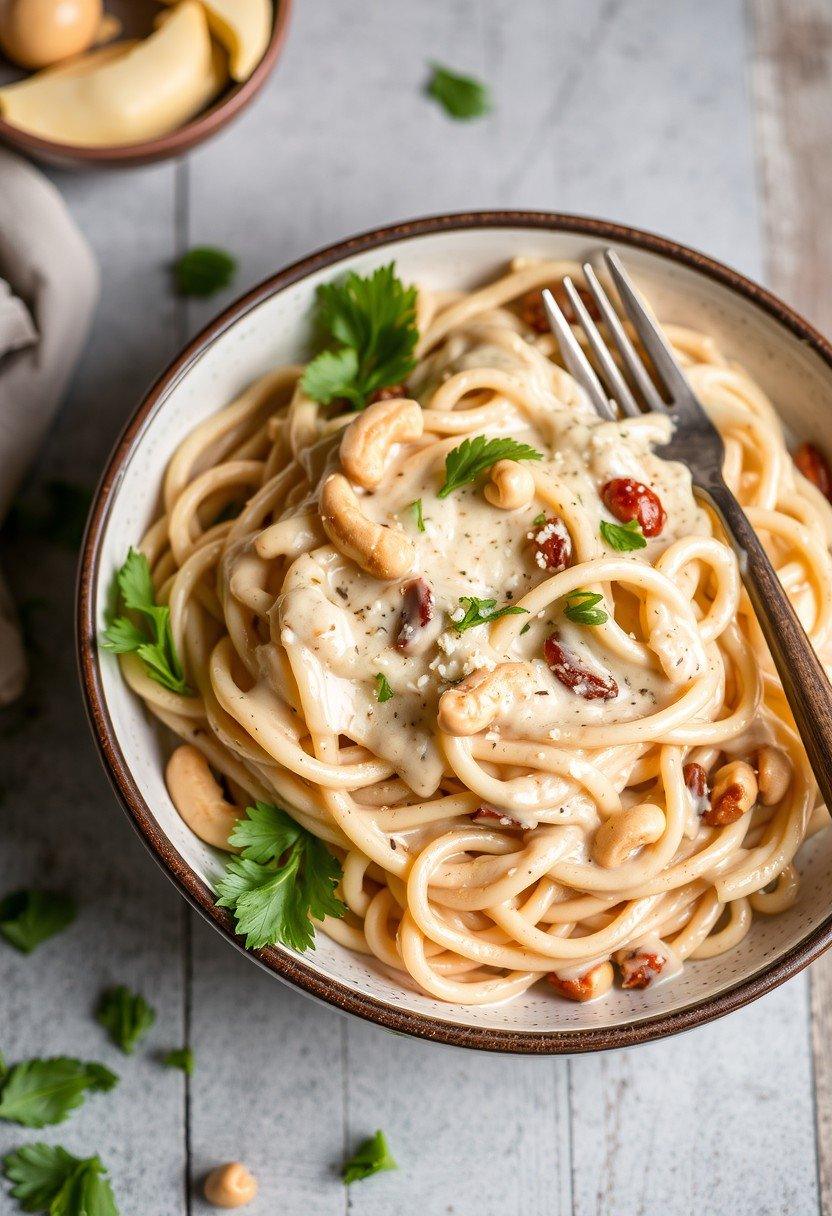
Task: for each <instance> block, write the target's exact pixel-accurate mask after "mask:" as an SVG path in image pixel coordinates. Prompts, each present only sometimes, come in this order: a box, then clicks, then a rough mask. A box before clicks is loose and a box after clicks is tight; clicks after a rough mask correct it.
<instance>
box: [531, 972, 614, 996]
mask: <svg viewBox="0 0 832 1216" xmlns="http://www.w3.org/2000/svg"><path fill="white" fill-rule="evenodd" d="M546 978H547V980H548V981H549V983H550V984H551V985H552V987H553V988H554V989H555V990H556V991H557V992H559V993H560V995H561V996H565V997H568V998H569V1000H570V1001H582V1002H583V1001H594V1000H597V998H598V997H599V996H605V995H606V994H607V993H608V992H609V990H610V988H612V984H613V980H614V979H615V972H614V970H613V966H612V963H596V964H595V966H594V967H591V968H590V969H589V971H585V972H584V973H583V975H579V976H577V977H576V978H575V979H564V978H563V976H560V975H558V973H557V971H553V972H552V973H551V975H547V977H546Z"/></svg>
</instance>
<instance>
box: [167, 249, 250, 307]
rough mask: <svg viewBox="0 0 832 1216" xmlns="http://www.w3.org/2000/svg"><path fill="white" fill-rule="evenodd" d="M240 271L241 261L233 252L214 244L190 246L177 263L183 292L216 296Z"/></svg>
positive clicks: (178, 285) (176, 274)
mask: <svg viewBox="0 0 832 1216" xmlns="http://www.w3.org/2000/svg"><path fill="white" fill-rule="evenodd" d="M236 272H237V263H236V261H235V260H234V258H233V257H232V256H231V254H230V253H226V252H225V250H224V249H217V248H215V247H214V246H213V245H197V247H196V248H195V249H189V250H188V252H187V253H183V254H182V257H181V258H180V259H179V261H178V262H176V263H175V264H174V267H173V277H174V281H175V283H176V290H177V292H178V293H179V295H180V296H201V297H205V296H212V295H214V293H215V292H217V291H222V289H223V287H227V286H228V285H229V283H230V282H231V280H232V279H233V278H234V275H235V274H236Z"/></svg>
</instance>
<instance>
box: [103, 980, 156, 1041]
mask: <svg viewBox="0 0 832 1216" xmlns="http://www.w3.org/2000/svg"><path fill="white" fill-rule="evenodd" d="M95 1016H96V1018H97V1019H98V1021H99V1022H100V1023H101V1025H102V1026H103V1027H104V1029H105V1030H106V1031H107V1032H108V1033H109V1035H110V1038H111V1039H112V1041H113V1042H114V1043H115V1045H116V1047H120V1048H121V1050H122V1051H123V1052H124V1054H125V1055H128V1056H129V1055H132V1054H133V1052H134V1051H135V1049H136V1047H137V1046H138V1044H139V1043H140V1042H141V1040H142V1039H143V1038H144V1037H145V1035H146V1034H147V1032H148V1031H149V1030H150V1027H151V1026H152V1025H153V1023H154V1022H155V1021H156V1011H155V1010H154V1009H153V1008H151V1006H150V1005H148V1003H147V1001H146V1000H145V999H144V997H143V996H141V995H140V994H139V993H138V992H131V991H130V989H129V988H125V986H124V985H123V984H119V986H118V987H117V988H110V989H109V990H108V991H107V992H105V993H104V995H103V996H102V997H101V1000H100V1002H99V1005H98V1010H97V1012H96V1015H95Z"/></svg>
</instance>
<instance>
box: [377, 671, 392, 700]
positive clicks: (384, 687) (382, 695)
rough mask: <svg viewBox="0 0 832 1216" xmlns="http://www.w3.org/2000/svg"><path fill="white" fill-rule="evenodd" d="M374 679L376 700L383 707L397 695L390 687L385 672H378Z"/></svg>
mask: <svg viewBox="0 0 832 1216" xmlns="http://www.w3.org/2000/svg"><path fill="white" fill-rule="evenodd" d="M374 679H375V682H376V700H377V701H378V702H379V704H380V705H383V704H384V702H385V701H389V700H390V698H391V697H394V696H395V695H396V694H395V693H394V692H393V689H392V688H391V687H390V685H389V683H388V681H387V676H386V675H384V673H383V672H381V671H379V672H377V673H376V675H375V676H374Z"/></svg>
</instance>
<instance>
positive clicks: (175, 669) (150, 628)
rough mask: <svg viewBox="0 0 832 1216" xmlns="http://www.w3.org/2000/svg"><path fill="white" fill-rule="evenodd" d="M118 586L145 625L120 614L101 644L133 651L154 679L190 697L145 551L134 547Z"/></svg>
mask: <svg viewBox="0 0 832 1216" xmlns="http://www.w3.org/2000/svg"><path fill="white" fill-rule="evenodd" d="M118 587H119V591H120V592H121V602H122V604H123V606H124V607H125V608H127V609H129V610H130V611H131V612H138V613H140V614H141V616H142V617H143V618H144V620H143V627H142V628H140V627H139V626H138V625H135V624H134V623H133V621H132V620H130V618H129V617H126V616H117V617H116V618H115V619H114V620H113V621H111V622H110V624H109V626H108V627H107V628H106V629H105V630H104V633H103V635H102V639H101V645H102V647H103V648H104V649H105V650H111V651H113V652H114V653H115V654H132V653H133V652H134V651H135V653H136V654H137V655H138V656H139V658H140V659H141V660H142V662H143V663H144V666H145V669H146V670H147V674H148V675H149V676H150V678H151V680H155V681H156V683H157V684H161V685H162V687H163V688H167V689H169V690H170V691H171V692H176V693H179V694H180V695H181V696H188V695H189V693H190V689H189V688H188V685H187V683H186V682H185V675H184V672H183V670H182V664H181V662H180V660H179V655H178V654H177V653H176V647H175V646H174V642H173V634H172V632H171V627H170V608H168V606H167V604H157V603H156V591H155V588H154V586H153V579H152V578H151V576H150V564H149V562H148V560H147V558H146V557H145V555H144V554H143V553H137V552H136V550H135V549H131V550H130V552H129V553H128V554H127V559H126V561H125V563H124V565H123V566H122V567H121V569H120V570H119V572H118Z"/></svg>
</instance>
